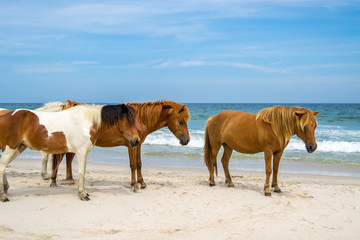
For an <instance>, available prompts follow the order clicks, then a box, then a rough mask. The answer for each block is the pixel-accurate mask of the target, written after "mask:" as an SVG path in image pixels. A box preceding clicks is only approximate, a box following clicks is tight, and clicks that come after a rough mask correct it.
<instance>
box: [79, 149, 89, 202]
mask: <svg viewBox="0 0 360 240" xmlns="http://www.w3.org/2000/svg"><path fill="white" fill-rule="evenodd" d="M88 153H89V151H86V152H78V153H76V154H77V162H78V168H79V188H78V192H79V196H80V199H81V200H83V201H89V200H90V198H89V196H90V195H89V194H88V193H87V192H86V191H85V172H86V159H87V155H88Z"/></svg>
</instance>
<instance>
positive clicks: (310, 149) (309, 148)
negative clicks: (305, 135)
mask: <svg viewBox="0 0 360 240" xmlns="http://www.w3.org/2000/svg"><path fill="white" fill-rule="evenodd" d="M316 148H317V144H306V150H307V151H308V153H313V152H315V150H316Z"/></svg>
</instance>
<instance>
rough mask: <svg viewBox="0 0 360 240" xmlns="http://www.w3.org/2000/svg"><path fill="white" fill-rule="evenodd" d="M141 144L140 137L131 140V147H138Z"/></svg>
mask: <svg viewBox="0 0 360 240" xmlns="http://www.w3.org/2000/svg"><path fill="white" fill-rule="evenodd" d="M139 144H140V141H139V139H134V140H130V147H136V146H137V145H139Z"/></svg>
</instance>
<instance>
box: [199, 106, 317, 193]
mask: <svg viewBox="0 0 360 240" xmlns="http://www.w3.org/2000/svg"><path fill="white" fill-rule="evenodd" d="M318 113H319V112H312V111H310V110H308V109H305V108H300V107H282V106H276V107H273V108H266V109H263V110H261V111H260V112H259V113H258V114H254V113H246V112H238V111H224V112H221V113H219V114H217V115H215V116H213V117H210V118H209V119H208V120H207V123H206V128H205V145H204V160H205V163H206V165H207V167H208V169H209V174H210V186H215V181H214V168H216V173H217V167H216V166H217V165H216V157H217V154H218V152H219V150H220V148H221V146H223V147H224V154H223V156H222V158H221V162H222V165H223V168H224V172H225V178H226V183H228V186H229V187H234V184H233V182H232V180H231V176H230V172H229V159H230V156H231V154H232V151H233V150H235V151H237V152H240V153H246V154H254V153H258V152H264V157H265V164H266V180H265V187H264V190H265V195H266V196H271V192H270V185H269V179H270V175H271V160H272V161H273V170H274V173H273V178H272V187H274V188H275V189H274V191H275V192H281V190H280V188H279V186H278V182H277V174H278V170H279V163H280V158H281V156H282V154H283V152H284V149H285V147H286V146H287V145H288V143H289V141H290V138H291V137H292V136H293V135H295V134H296V135H297V136H298V137H299V138H301V139H302V140H303V142H304V143H305V146H306V149H307V151H308V152H309V153H312V152H314V151H315V150H316V147H317V144H316V140H315V128H316V126H317V121H316V118H315V115H317V114H318Z"/></svg>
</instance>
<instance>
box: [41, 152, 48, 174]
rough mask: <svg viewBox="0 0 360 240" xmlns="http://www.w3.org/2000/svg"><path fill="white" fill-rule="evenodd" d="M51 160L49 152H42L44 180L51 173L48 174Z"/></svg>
mask: <svg viewBox="0 0 360 240" xmlns="http://www.w3.org/2000/svg"><path fill="white" fill-rule="evenodd" d="M48 161H49V154H47V153H44V152H41V162H42V170H41V177H42V179H44V180H48V179H49V175H48V174H47V163H48Z"/></svg>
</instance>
